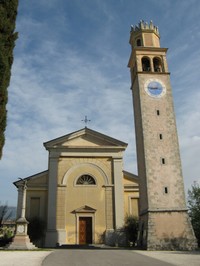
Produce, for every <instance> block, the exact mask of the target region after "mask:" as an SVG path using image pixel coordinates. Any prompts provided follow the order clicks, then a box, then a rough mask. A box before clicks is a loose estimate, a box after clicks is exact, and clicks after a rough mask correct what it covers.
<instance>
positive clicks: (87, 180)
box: [76, 175, 96, 185]
mask: <svg viewBox="0 0 200 266" xmlns="http://www.w3.org/2000/svg"><path fill="white" fill-rule="evenodd" d="M76 185H96V181H95V179H94V178H93V177H92V176H90V175H82V176H80V177H79V178H78V180H77V181H76Z"/></svg>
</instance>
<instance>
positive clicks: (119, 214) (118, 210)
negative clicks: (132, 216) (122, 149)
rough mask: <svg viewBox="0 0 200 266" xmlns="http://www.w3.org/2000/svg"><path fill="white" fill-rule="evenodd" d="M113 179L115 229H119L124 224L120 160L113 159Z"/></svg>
mask: <svg viewBox="0 0 200 266" xmlns="http://www.w3.org/2000/svg"><path fill="white" fill-rule="evenodd" d="M113 177H114V194H115V196H114V204H115V228H116V229H119V228H121V227H122V226H123V224H124V200H123V198H124V193H123V189H124V188H123V182H122V180H123V172H122V158H121V157H120V158H113Z"/></svg>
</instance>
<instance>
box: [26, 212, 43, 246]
mask: <svg viewBox="0 0 200 266" xmlns="http://www.w3.org/2000/svg"><path fill="white" fill-rule="evenodd" d="M45 229H46V223H45V222H44V221H43V220H42V219H41V218H39V217H34V218H31V219H29V225H28V235H29V237H30V239H31V241H33V242H34V241H38V240H41V239H42V238H43V237H44V235H45Z"/></svg>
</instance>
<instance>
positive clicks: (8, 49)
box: [0, 0, 18, 158]
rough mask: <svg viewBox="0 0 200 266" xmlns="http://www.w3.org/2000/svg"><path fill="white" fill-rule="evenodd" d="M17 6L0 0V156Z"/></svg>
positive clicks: (16, 0) (16, 2)
mask: <svg viewBox="0 0 200 266" xmlns="http://www.w3.org/2000/svg"><path fill="white" fill-rule="evenodd" d="M17 7H18V0H0V158H1V157H2V149H3V146H4V142H5V136H4V132H5V129H6V119H7V111H6V104H7V101H8V92H7V89H8V86H9V84H10V76H11V67H12V63H13V49H14V46H15V40H16V39H17V33H16V32H14V30H15V21H16V16H17Z"/></svg>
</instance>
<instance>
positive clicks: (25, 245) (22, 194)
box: [8, 180, 36, 249]
mask: <svg viewBox="0 0 200 266" xmlns="http://www.w3.org/2000/svg"><path fill="white" fill-rule="evenodd" d="M26 189H27V180H22V181H21V182H20V184H19V186H18V206H17V220H16V234H15V236H14V239H13V242H12V243H11V244H9V245H8V249H36V247H35V246H34V245H33V244H32V243H31V242H30V239H29V236H28V235H27V229H28V221H27V220H26Z"/></svg>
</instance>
